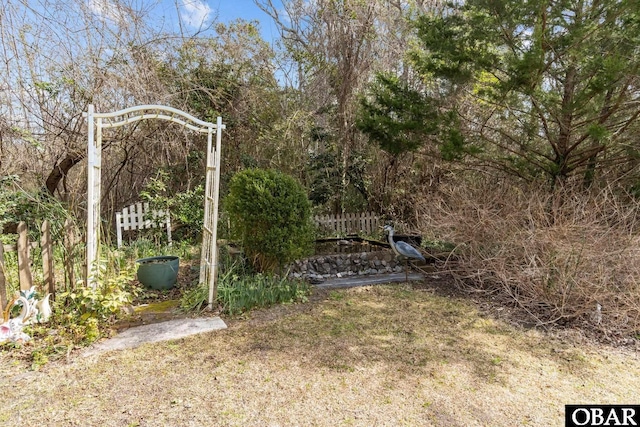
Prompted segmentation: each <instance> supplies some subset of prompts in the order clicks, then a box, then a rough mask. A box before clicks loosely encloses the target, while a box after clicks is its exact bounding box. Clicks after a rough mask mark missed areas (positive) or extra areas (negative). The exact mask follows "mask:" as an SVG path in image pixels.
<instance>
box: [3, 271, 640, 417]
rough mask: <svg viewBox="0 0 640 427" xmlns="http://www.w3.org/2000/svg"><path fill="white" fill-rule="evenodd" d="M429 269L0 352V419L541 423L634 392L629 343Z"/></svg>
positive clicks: (639, 372)
mask: <svg viewBox="0 0 640 427" xmlns="http://www.w3.org/2000/svg"><path fill="white" fill-rule="evenodd" d="M430 280H431V282H428V283H425V284H422V285H419V286H416V287H415V288H412V287H410V286H407V285H393V286H378V287H365V288H356V289H350V290H340V291H332V292H328V293H321V294H315V296H314V298H312V300H311V302H309V303H306V304H299V305H293V306H280V307H274V308H272V309H268V310H262V311H257V312H254V313H252V314H251V315H250V316H249V317H248V318H246V319H235V320H230V321H229V326H230V327H229V329H228V330H225V331H218V332H214V333H210V334H203V335H200V336H194V337H190V338H186V339H182V340H179V341H173V342H164V343H156V344H148V345H144V346H142V347H140V348H137V349H135V350H125V351H116V352H110V353H105V354H101V355H96V356H91V357H88V358H83V357H80V356H75V357H72V358H71V359H70V360H69V362H68V363H65V364H62V363H55V364H50V365H48V366H46V367H45V368H44V369H42V371H40V372H26V373H20V372H21V371H22V370H21V369H20V367H18V366H16V367H11V366H10V365H11V363H9V362H10V360H7V358H6V355H4V356H3V359H0V360H1V361H2V364H1V365H0V366H2V368H1V372H0V373H1V374H2V375H1V376H0V377H1V378H2V380H0V389H2V393H0V408H2V409H1V410H0V425H7V426H18V425H22V426H29V425H39V426H75V425H78V426H80V425H82V426H101V427H107V426H154V427H155V426H339V425H355V426H373V425H378V426H398V425H408V426H430V425H433V426H461V425H464V426H513V425H531V426H545V427H546V426H552V425H562V419H563V418H562V417H563V411H564V404H567V403H576V402H585V403H587V402H590V403H637V402H635V400H634V399H637V390H638V389H640V361H639V360H638V357H637V355H636V354H625V353H622V352H620V351H617V350H614V349H607V348H603V347H594V346H591V345H587V344H584V345H582V346H580V347H577V346H575V345H573V344H570V343H566V342H561V341H559V340H557V339H553V338H551V337H549V336H546V335H543V334H541V333H539V332H536V331H534V330H522V329H519V328H515V327H512V326H509V325H507V324H505V323H503V322H501V321H498V320H493V319H492V318H489V317H486V316H483V315H481V314H480V313H479V312H478V311H477V309H476V308H475V307H474V305H473V304H471V303H469V302H468V301H463V300H459V299H456V298H452V297H443V296H439V295H438V294H437V293H436V292H435V291H434V289H435V286H436V285H438V284H439V283H440V282H442V281H444V276H440V279H438V278H431V279H430Z"/></svg>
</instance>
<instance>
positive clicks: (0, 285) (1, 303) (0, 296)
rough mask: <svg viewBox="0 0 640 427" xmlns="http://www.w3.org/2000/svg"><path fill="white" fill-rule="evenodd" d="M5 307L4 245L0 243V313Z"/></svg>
mask: <svg viewBox="0 0 640 427" xmlns="http://www.w3.org/2000/svg"><path fill="white" fill-rule="evenodd" d="M6 305H7V279H6V276H5V275H4V245H3V244H2V243H1V242H0V311H2V310H4V308H5V306H6Z"/></svg>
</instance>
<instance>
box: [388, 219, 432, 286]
mask: <svg viewBox="0 0 640 427" xmlns="http://www.w3.org/2000/svg"><path fill="white" fill-rule="evenodd" d="M384 231H386V232H387V234H388V235H389V244H390V245H391V249H393V252H395V254H396V255H397V256H398V257H399V258H400V259H404V261H405V270H404V277H405V280H406V281H407V282H408V281H409V259H419V260H420V261H422V262H426V260H425V259H424V256H422V254H421V253H420V251H418V250H417V249H416V248H414V247H413V246H411V245H410V244H408V243H407V242H395V241H394V240H393V227H392V226H390V225H385V226H384Z"/></svg>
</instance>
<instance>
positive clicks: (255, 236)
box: [225, 169, 314, 272]
mask: <svg viewBox="0 0 640 427" xmlns="http://www.w3.org/2000/svg"><path fill="white" fill-rule="evenodd" d="M225 209H226V212H227V214H228V217H229V220H230V223H231V235H232V237H233V238H236V239H238V240H240V242H241V243H242V246H243V249H244V251H245V254H246V255H247V257H248V259H249V260H250V261H251V263H252V264H253V266H254V267H255V269H256V270H257V271H259V272H273V271H275V270H276V268H282V267H283V266H284V265H285V264H286V263H288V262H291V261H293V260H294V259H297V258H299V257H301V256H304V255H307V254H309V253H311V251H312V245H313V240H314V233H313V225H312V223H311V207H310V203H309V200H308V199H307V195H306V192H305V191H304V188H303V187H302V186H301V185H300V184H299V183H298V182H297V181H295V180H294V179H293V178H292V177H290V176H288V175H285V174H282V173H280V172H277V171H274V170H263V169H247V170H244V171H242V172H239V173H237V174H236V175H235V176H234V177H233V178H232V179H231V183H230V190H229V195H228V196H227V198H226V199H225Z"/></svg>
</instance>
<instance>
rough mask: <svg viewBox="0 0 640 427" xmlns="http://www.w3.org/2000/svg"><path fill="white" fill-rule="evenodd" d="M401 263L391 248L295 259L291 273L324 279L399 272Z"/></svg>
mask: <svg viewBox="0 0 640 427" xmlns="http://www.w3.org/2000/svg"><path fill="white" fill-rule="evenodd" d="M402 271H404V264H402V263H399V262H398V261H397V260H396V258H395V255H394V253H393V252H392V251H390V250H384V251H377V252H362V253H352V254H334V255H316V256H313V257H311V258H307V259H303V260H298V261H295V262H294V263H293V264H292V265H291V266H290V273H289V275H291V276H293V277H296V278H303V279H309V280H311V281H322V280H324V279H327V278H330V277H346V276H362V275H365V274H382V273H393V272H396V273H399V272H402Z"/></svg>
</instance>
